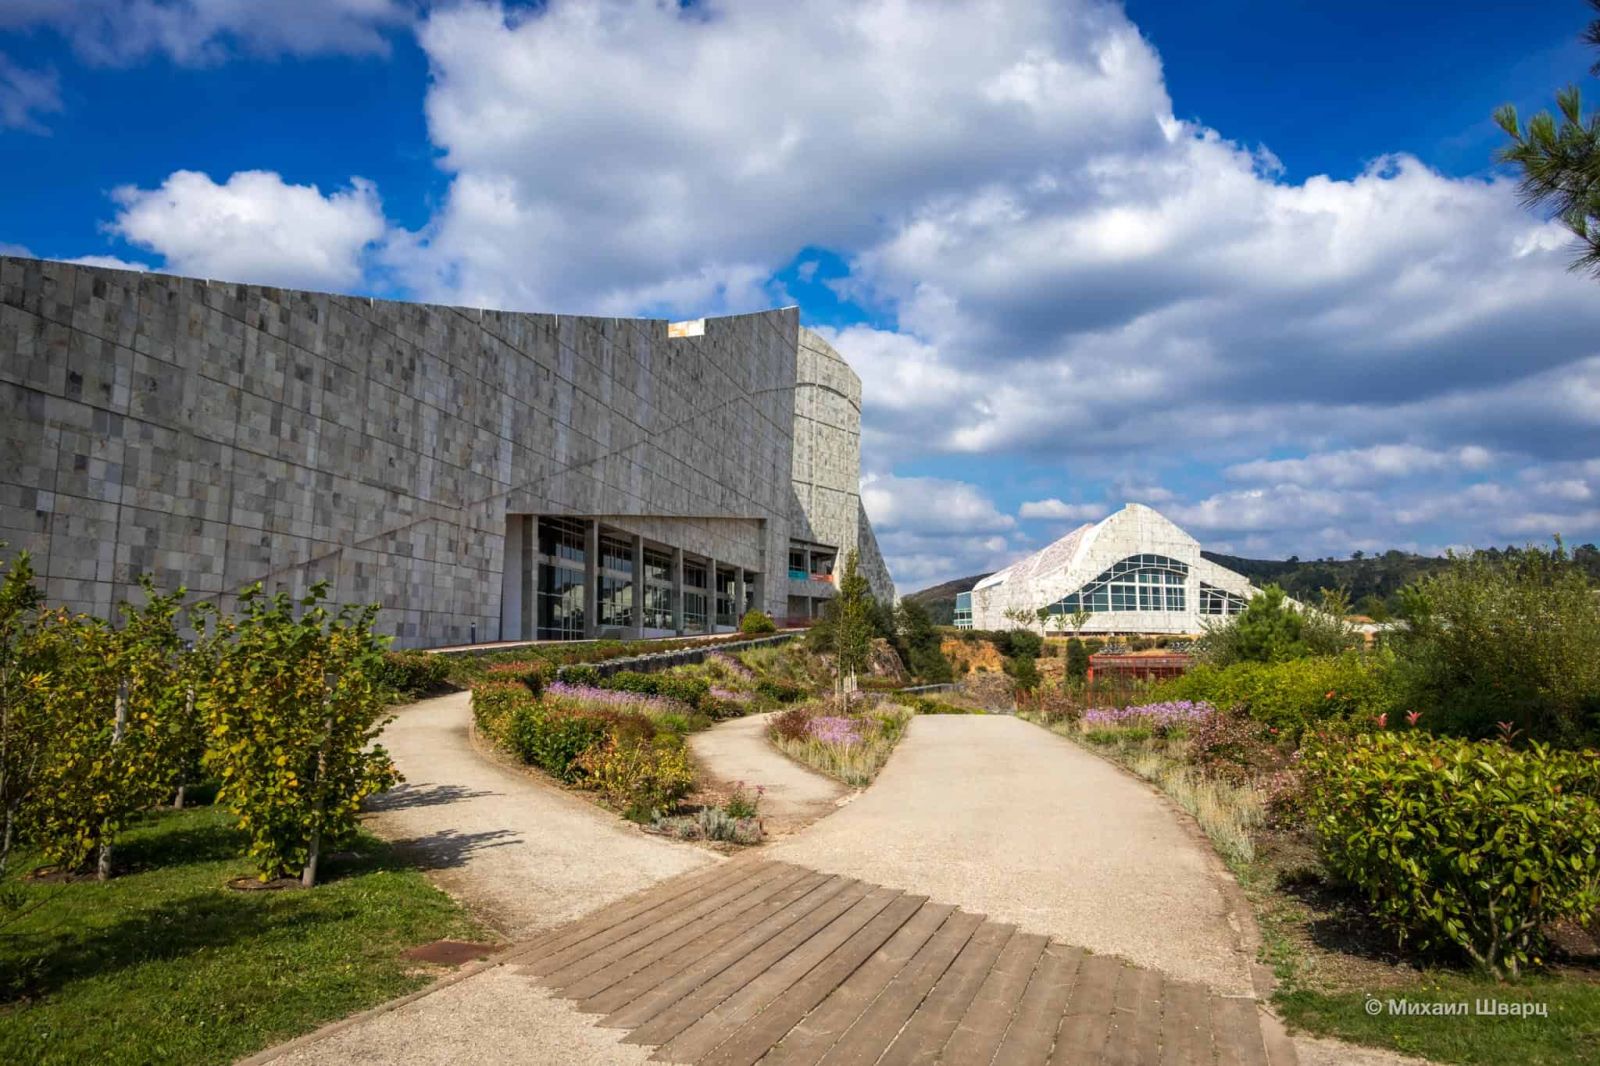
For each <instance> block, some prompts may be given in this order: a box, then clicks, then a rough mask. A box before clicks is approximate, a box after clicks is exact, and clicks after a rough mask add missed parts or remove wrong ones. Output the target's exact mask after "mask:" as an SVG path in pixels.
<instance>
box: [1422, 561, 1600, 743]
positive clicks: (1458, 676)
mask: <svg viewBox="0 0 1600 1066" xmlns="http://www.w3.org/2000/svg"><path fill="white" fill-rule="evenodd" d="M1402 613H1403V615H1404V617H1405V621H1406V625H1405V626H1404V627H1403V628H1401V629H1400V630H1398V631H1396V633H1395V634H1394V636H1393V645H1394V647H1395V649H1396V651H1397V653H1398V655H1399V658H1400V660H1401V670H1400V678H1401V681H1402V683H1403V685H1404V697H1405V700H1406V703H1405V706H1406V708H1407V709H1414V710H1421V711H1426V712H1427V715H1428V722H1429V724H1430V727H1431V728H1433V729H1434V730H1443V731H1448V732H1452V733H1458V734H1462V735H1465V736H1474V737H1483V736H1488V735H1490V734H1491V732H1492V731H1493V730H1494V728H1495V725H1494V723H1496V722H1499V721H1510V722H1512V723H1514V724H1515V725H1516V726H1518V727H1519V728H1520V729H1522V730H1523V731H1524V732H1526V733H1527V734H1528V735H1530V736H1533V737H1535V738H1538V739H1542V740H1547V741H1552V742H1556V743H1562V744H1573V743H1576V742H1579V741H1581V739H1582V738H1583V737H1584V735H1585V734H1588V735H1589V736H1595V735H1600V597H1596V595H1595V593H1594V590H1593V589H1592V588H1590V587H1589V583H1588V580H1587V578H1586V576H1585V574H1584V572H1583V569H1582V567H1580V566H1579V565H1578V564H1576V563H1575V562H1574V561H1573V560H1572V559H1571V558H1570V557H1569V556H1568V555H1567V553H1566V550H1565V548H1564V547H1562V545H1561V543H1560V542H1559V541H1558V542H1557V543H1556V547H1555V550H1554V551H1548V552H1547V551H1541V550H1538V549H1533V548H1529V549H1523V550H1518V551H1511V552H1506V553H1494V554H1491V553H1486V552H1485V553H1479V554H1477V555H1474V556H1471V557H1470V558H1466V559H1454V560H1453V561H1452V563H1451V565H1450V566H1449V567H1447V568H1446V569H1445V570H1443V571H1441V572H1439V573H1436V574H1433V575H1431V576H1429V577H1425V578H1423V579H1422V580H1421V581H1420V582H1418V583H1417V584H1415V585H1412V586H1409V587H1408V588H1406V589H1405V590H1404V592H1403V593H1402Z"/></svg>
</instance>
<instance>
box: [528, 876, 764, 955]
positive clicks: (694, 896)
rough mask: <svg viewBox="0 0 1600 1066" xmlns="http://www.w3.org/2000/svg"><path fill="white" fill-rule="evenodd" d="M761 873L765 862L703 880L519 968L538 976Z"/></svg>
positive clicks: (644, 928)
mask: <svg viewBox="0 0 1600 1066" xmlns="http://www.w3.org/2000/svg"><path fill="white" fill-rule="evenodd" d="M765 873H767V870H766V864H762V865H761V866H751V867H747V868H746V869H744V870H741V871H739V872H738V874H737V876H734V877H731V878H728V879H727V880H720V881H711V882H707V883H706V884H705V885H704V886H701V887H700V888H698V889H695V890H692V891H690V892H685V893H682V894H680V895H677V896H673V897H671V898H668V899H663V900H661V901H659V902H658V903H657V904H656V905H655V906H653V907H650V908H647V909H646V910H643V911H640V912H639V913H638V914H635V915H633V916H631V917H629V918H626V919H623V920H622V921H619V922H616V923H614V924H612V925H611V926H609V927H608V928H605V929H602V930H598V931H596V932H594V933H592V934H590V935H589V936H587V937H584V938H583V939H582V940H579V941H578V942H576V943H574V944H571V945H569V946H568V947H565V948H557V949H553V950H550V951H545V952H542V953H540V955H539V956H538V957H537V958H533V959H524V960H523V962H522V970H523V972H524V973H531V974H538V975H540V976H546V975H548V974H551V973H554V972H555V971H557V970H559V969H561V968H562V967H564V966H568V965H570V964H571V963H573V962H575V961H577V960H578V959H582V958H586V957H588V956H589V955H591V954H593V953H594V952H596V951H599V950H600V949H601V948H604V947H608V946H610V945H612V944H614V943H616V942H617V941H619V940H623V939H625V938H627V937H629V936H632V935H633V934H634V933H637V932H639V931H640V930H646V929H649V928H651V927H653V926H655V925H657V924H659V923H660V922H662V921H665V920H668V919H670V918H671V917H672V916H673V915H675V914H677V913H678V911H679V910H681V909H682V908H684V907H686V906H691V905H693V904H694V903H695V902H697V901H698V900H700V899H702V898H703V897H705V896H707V895H716V894H718V893H720V892H721V891H722V890H723V889H725V888H729V887H734V888H737V887H738V886H740V885H744V884H748V883H749V882H750V881H752V880H754V879H755V878H756V877H759V876H762V875H764V874H765Z"/></svg>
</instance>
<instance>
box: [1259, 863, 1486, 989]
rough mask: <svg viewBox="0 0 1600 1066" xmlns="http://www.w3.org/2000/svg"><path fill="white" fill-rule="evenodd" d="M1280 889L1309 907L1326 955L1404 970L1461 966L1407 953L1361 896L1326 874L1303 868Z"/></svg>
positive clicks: (1448, 957) (1449, 958)
mask: <svg viewBox="0 0 1600 1066" xmlns="http://www.w3.org/2000/svg"><path fill="white" fill-rule="evenodd" d="M1278 889H1279V891H1281V892H1282V893H1283V894H1284V895H1286V896H1288V897H1290V898H1291V899H1295V900H1298V901H1299V902H1300V903H1301V904H1303V905H1304V906H1305V908H1306V912H1307V920H1306V923H1305V924H1306V931H1307V933H1308V934H1309V936H1310V938H1311V941H1312V943H1314V944H1316V945H1317V947H1319V948H1321V949H1322V950H1324V951H1328V952H1332V953H1335V954H1338V955H1347V956H1351V957H1354V958H1358V959H1362V960H1365V961H1367V962H1375V963H1379V964H1381V965H1384V966H1391V967H1395V968H1397V969H1400V970H1422V969H1427V968H1430V967H1440V968H1444V969H1454V968H1457V967H1459V966H1460V963H1461V960H1460V959H1459V958H1458V957H1456V956H1455V955H1453V954H1441V953H1437V952H1422V951H1418V950H1416V949H1414V948H1406V949H1404V950H1402V949H1401V947H1400V946H1399V944H1397V943H1396V941H1395V936H1394V934H1393V933H1392V932H1390V931H1389V930H1388V929H1387V928H1385V927H1384V926H1383V925H1382V924H1381V923H1379V921H1378V919H1377V918H1375V917H1373V916H1372V914H1371V912H1370V911H1368V909H1367V906H1366V901H1365V900H1363V899H1362V898H1361V896H1360V895H1359V893H1357V892H1356V891H1354V890H1353V889H1350V888H1347V887H1344V886H1341V885H1337V884H1334V883H1332V882H1331V881H1329V880H1328V879H1327V878H1326V877H1325V876H1324V875H1322V874H1321V873H1320V872H1315V871H1311V870H1299V871H1295V872H1294V873H1292V874H1289V875H1287V876H1282V877H1280V878H1279V880H1278Z"/></svg>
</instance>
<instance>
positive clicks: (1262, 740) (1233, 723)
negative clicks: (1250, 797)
mask: <svg viewBox="0 0 1600 1066" xmlns="http://www.w3.org/2000/svg"><path fill="white" fill-rule="evenodd" d="M1277 739H1278V732H1277V729H1276V728H1275V727H1273V726H1269V725H1264V724H1262V723H1261V722H1257V721H1256V720H1255V719H1253V718H1251V717H1250V716H1249V715H1247V714H1245V713H1244V712H1243V711H1241V710H1239V709H1237V708H1233V709H1230V710H1227V711H1221V712H1218V713H1214V714H1210V715H1207V716H1205V717H1204V718H1202V719H1201V720H1200V721H1198V722H1197V723H1196V724H1195V725H1194V727H1193V729H1192V731H1191V732H1190V734H1189V751H1188V755H1189V761H1190V762H1192V763H1194V764H1195V765H1197V766H1199V767H1200V768H1201V769H1202V770H1204V771H1205V772H1206V773H1208V774H1210V775H1212V776H1213V777H1220V778H1222V779H1223V780H1226V781H1229V782H1232V783H1233V784H1236V785H1242V784H1245V783H1247V782H1249V781H1251V780H1253V779H1254V778H1256V777H1258V776H1261V775H1264V774H1267V773H1269V772H1272V771H1274V770H1276V769H1278V768H1279V767H1280V766H1281V765H1282V763H1283V757H1282V754H1281V751H1280V749H1279V747H1278V744H1277Z"/></svg>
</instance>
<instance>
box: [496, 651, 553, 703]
mask: <svg viewBox="0 0 1600 1066" xmlns="http://www.w3.org/2000/svg"><path fill="white" fill-rule="evenodd" d="M484 676H485V677H487V678H491V679H493V680H495V681H515V682H517V683H519V684H521V685H522V686H523V687H525V688H526V689H527V690H528V691H529V692H531V693H533V694H534V695H535V696H537V695H539V694H540V693H541V692H543V691H544V687H545V685H547V684H549V683H550V682H551V681H554V680H555V667H554V666H553V665H551V664H550V663H549V662H547V661H546V660H544V659H533V660H526V661H520V660H512V661H510V662H501V663H493V664H491V665H490V666H489V668H488V670H486V671H485V672H484Z"/></svg>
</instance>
